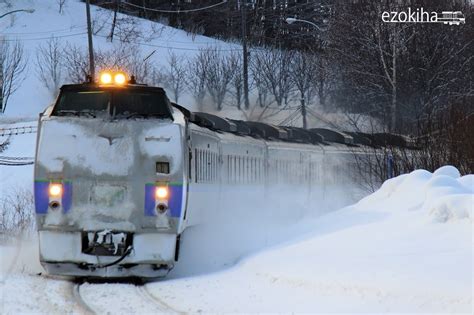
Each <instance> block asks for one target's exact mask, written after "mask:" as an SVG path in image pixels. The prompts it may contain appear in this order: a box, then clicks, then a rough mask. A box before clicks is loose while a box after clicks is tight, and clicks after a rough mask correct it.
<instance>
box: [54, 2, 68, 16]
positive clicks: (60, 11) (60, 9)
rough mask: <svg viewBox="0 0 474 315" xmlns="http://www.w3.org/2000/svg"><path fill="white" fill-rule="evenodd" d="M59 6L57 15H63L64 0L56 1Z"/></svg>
mask: <svg viewBox="0 0 474 315" xmlns="http://www.w3.org/2000/svg"><path fill="white" fill-rule="evenodd" d="M56 2H57V4H58V6H59V14H63V9H64V5H65V4H66V0H56Z"/></svg>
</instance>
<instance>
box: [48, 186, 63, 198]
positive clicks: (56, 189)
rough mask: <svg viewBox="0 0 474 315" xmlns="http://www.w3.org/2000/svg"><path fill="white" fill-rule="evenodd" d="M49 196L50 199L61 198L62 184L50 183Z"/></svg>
mask: <svg viewBox="0 0 474 315" xmlns="http://www.w3.org/2000/svg"><path fill="white" fill-rule="evenodd" d="M48 192H49V196H50V197H52V198H58V197H61V196H62V194H63V185H62V184H57V183H54V184H53V183H52V184H49V190H48Z"/></svg>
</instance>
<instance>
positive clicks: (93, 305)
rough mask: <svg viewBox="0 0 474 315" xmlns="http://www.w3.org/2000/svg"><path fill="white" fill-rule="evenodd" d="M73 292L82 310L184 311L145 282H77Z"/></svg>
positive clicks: (139, 312) (106, 311)
mask: <svg viewBox="0 0 474 315" xmlns="http://www.w3.org/2000/svg"><path fill="white" fill-rule="evenodd" d="M72 296H73V298H74V300H75V303H76V305H77V306H78V307H79V309H80V310H81V311H82V313H84V314H105V313H107V314H109V313H110V314H112V313H127V314H144V313H153V314H185V313H184V312H180V311H178V310H176V309H174V308H172V307H171V306H169V305H168V304H166V303H165V302H164V301H162V300H161V299H159V298H157V297H156V296H154V295H153V294H151V293H150V292H149V291H148V289H147V288H146V285H135V284H128V283H127V284H123V283H94V284H89V283H76V284H73V285H72ZM88 296H89V298H88ZM90 296H94V300H92V299H91V298H90Z"/></svg>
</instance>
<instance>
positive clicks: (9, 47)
mask: <svg viewBox="0 0 474 315" xmlns="http://www.w3.org/2000/svg"><path fill="white" fill-rule="evenodd" d="M26 64H27V60H26V58H25V55H24V50H23V45H22V44H21V43H20V42H12V43H10V42H8V41H4V40H1V41H0V89H1V91H0V96H1V100H0V108H1V112H2V113H4V112H5V109H6V108H7V105H8V101H9V99H10V96H12V95H13V94H14V93H15V92H16V90H17V89H18V88H19V87H20V85H21V83H22V82H23V80H24V79H25V75H24V72H25V69H26Z"/></svg>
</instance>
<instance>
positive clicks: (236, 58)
mask: <svg viewBox="0 0 474 315" xmlns="http://www.w3.org/2000/svg"><path fill="white" fill-rule="evenodd" d="M226 58H227V59H228V60H227V62H228V64H229V66H231V67H232V69H233V71H234V77H233V79H232V82H231V87H232V89H231V90H230V93H231V95H232V96H234V100H235V105H236V106H237V108H238V109H239V110H240V109H241V108H242V101H243V96H244V95H243V87H244V78H243V72H242V67H243V64H242V55H241V54H239V53H236V52H232V53H231V54H230V55H227V57H226Z"/></svg>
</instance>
